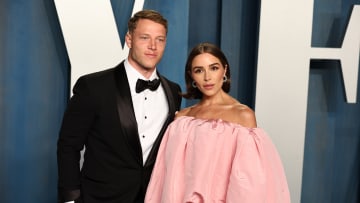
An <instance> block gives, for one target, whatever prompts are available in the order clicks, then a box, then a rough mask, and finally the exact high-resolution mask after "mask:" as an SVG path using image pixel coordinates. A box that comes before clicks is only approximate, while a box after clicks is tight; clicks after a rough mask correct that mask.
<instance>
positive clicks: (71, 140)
mask: <svg viewBox="0 0 360 203" xmlns="http://www.w3.org/2000/svg"><path fill="white" fill-rule="evenodd" d="M73 93H74V94H73V96H72V97H71V99H70V101H69V103H68V106H67V109H66V111H65V113H64V116H63V121H62V126H61V129H60V133H59V138H58V142H57V163H58V176H59V177H58V189H59V190H58V198H59V200H60V201H69V200H74V198H75V199H76V198H77V197H78V196H79V195H81V194H80V184H81V183H80V158H81V150H82V149H83V148H84V144H85V140H86V136H87V133H88V130H89V128H90V125H91V123H92V122H93V120H94V118H95V116H94V115H95V113H94V104H93V103H94V102H93V98H92V97H91V95H90V93H89V91H88V88H87V85H86V80H85V78H84V77H82V78H80V79H79V80H78V81H77V82H76V84H75V86H74V89H73Z"/></svg>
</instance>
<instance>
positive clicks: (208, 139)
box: [145, 116, 290, 203]
mask: <svg viewBox="0 0 360 203" xmlns="http://www.w3.org/2000/svg"><path fill="white" fill-rule="evenodd" d="M145 202H146V203H202V202H205V203H214V202H227V203H287V202H290V195H289V191H288V185H287V181H286V177H285V173H284V170H283V166H282V163H281V160H280V158H279V155H278V153H277V151H276V149H275V147H274V145H273V144H272V142H271V140H270V138H269V137H268V136H267V134H266V133H265V132H264V131H263V130H262V129H260V128H245V127H243V126H241V125H238V124H234V123H230V122H226V121H222V120H220V119H219V120H202V119H195V118H193V117H187V116H183V117H180V118H178V119H176V120H175V121H174V122H173V123H172V124H170V126H169V128H168V129H167V131H166V133H165V135H164V138H163V141H162V143H161V146H160V149H159V153H158V157H157V160H156V164H155V168H154V170H153V174H152V177H151V180H150V183H149V186H148V190H147V193H146V197H145Z"/></svg>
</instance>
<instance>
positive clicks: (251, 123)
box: [231, 103, 257, 128]
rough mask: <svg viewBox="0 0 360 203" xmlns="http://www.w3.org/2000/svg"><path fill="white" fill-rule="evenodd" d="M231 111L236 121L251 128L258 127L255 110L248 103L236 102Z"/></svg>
mask: <svg viewBox="0 0 360 203" xmlns="http://www.w3.org/2000/svg"><path fill="white" fill-rule="evenodd" d="M231 112H232V115H233V116H234V118H235V120H236V122H237V123H239V124H240V125H242V126H244V127H249V128H255V127H257V124H256V117H255V112H254V111H253V110H252V109H251V108H250V107H248V106H247V105H245V104H241V103H237V104H234V105H233V107H232V108H231Z"/></svg>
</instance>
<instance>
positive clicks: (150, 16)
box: [128, 10, 168, 34]
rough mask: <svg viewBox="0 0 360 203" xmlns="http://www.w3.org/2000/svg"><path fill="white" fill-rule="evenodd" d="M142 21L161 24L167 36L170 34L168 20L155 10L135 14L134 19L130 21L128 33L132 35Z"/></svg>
mask: <svg viewBox="0 0 360 203" xmlns="http://www.w3.org/2000/svg"><path fill="white" fill-rule="evenodd" d="M140 19H147V20H151V21H154V22H156V23H159V24H161V25H163V26H164V27H165V30H166V34H167V32H168V23H167V20H166V19H165V18H164V17H163V16H162V15H161V14H160V13H159V12H157V11H154V10H142V11H139V12H137V13H135V14H134V16H133V17H131V18H130V20H129V21H128V31H129V33H132V32H133V31H134V30H135V29H136V26H137V23H138V21H139V20H140Z"/></svg>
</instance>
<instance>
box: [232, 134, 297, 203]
mask: <svg viewBox="0 0 360 203" xmlns="http://www.w3.org/2000/svg"><path fill="white" fill-rule="evenodd" d="M238 130H239V131H241V132H238V133H240V134H241V136H238V137H237V150H236V154H235V157H234V161H233V165H232V169H231V174H230V181H229V186H228V191H227V197H226V202H227V203H238V202H241V203H288V202H290V194H289V191H288V185H287V181H286V176H285V173H284V169H283V165H282V162H281V160H280V157H279V155H278V152H277V150H276V148H275V146H274V145H273V143H272V142H271V140H270V138H269V137H268V135H267V134H266V133H265V132H264V131H263V130H262V129H260V128H256V129H246V128H239V129H238Z"/></svg>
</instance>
